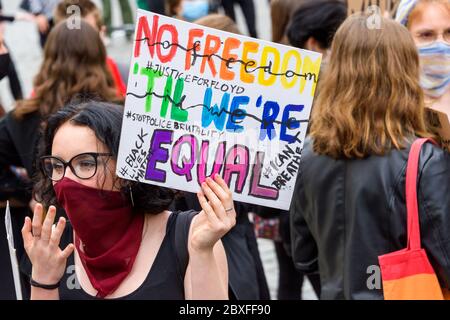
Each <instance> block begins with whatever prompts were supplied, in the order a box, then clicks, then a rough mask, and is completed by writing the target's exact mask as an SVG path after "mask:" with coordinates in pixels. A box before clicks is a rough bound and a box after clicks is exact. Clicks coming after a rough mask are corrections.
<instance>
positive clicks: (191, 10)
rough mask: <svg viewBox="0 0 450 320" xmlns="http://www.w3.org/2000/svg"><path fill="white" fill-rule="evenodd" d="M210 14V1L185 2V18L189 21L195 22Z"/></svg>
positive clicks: (186, 0)
mask: <svg viewBox="0 0 450 320" xmlns="http://www.w3.org/2000/svg"><path fill="white" fill-rule="evenodd" d="M208 12H209V2H208V0H191V1H189V0H185V1H183V18H185V19H186V20H187V21H195V20H197V19H200V18H201V17H204V16H206V15H207V14H208Z"/></svg>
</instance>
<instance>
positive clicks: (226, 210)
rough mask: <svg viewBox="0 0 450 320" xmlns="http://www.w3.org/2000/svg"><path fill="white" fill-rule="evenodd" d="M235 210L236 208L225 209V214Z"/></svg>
mask: <svg viewBox="0 0 450 320" xmlns="http://www.w3.org/2000/svg"><path fill="white" fill-rule="evenodd" d="M233 210H234V208H228V209H225V212H228V211H233Z"/></svg>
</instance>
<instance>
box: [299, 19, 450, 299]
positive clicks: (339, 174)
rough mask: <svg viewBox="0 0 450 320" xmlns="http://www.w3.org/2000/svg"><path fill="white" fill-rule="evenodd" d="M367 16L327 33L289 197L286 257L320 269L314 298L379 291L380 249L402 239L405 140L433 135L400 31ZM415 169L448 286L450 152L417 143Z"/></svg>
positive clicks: (425, 221)
mask: <svg viewBox="0 0 450 320" xmlns="http://www.w3.org/2000/svg"><path fill="white" fill-rule="evenodd" d="M366 19H367V16H365V15H357V16H352V17H350V18H348V19H347V20H346V21H345V22H344V23H343V24H342V25H341V27H340V28H339V29H338V31H337V33H336V35H335V38H334V40H333V43H332V46H331V56H330V61H329V65H328V67H327V69H326V71H325V74H324V75H323V79H322V81H323V83H322V87H321V89H320V91H319V96H318V99H317V101H316V103H315V106H314V109H313V111H312V117H311V128H310V138H309V139H308V140H307V141H306V142H305V147H304V149H303V152H302V160H301V164H300V167H301V168H300V171H299V172H301V174H300V175H299V177H298V179H297V183H296V189H295V191H294V196H293V203H292V204H291V231H292V246H293V250H292V253H293V259H294V263H295V264H296V266H297V268H298V269H299V270H302V271H304V272H317V271H319V272H320V281H321V283H322V291H321V299H383V294H384V292H383V291H382V290H381V289H382V288H381V280H382V279H381V274H380V268H379V261H378V256H381V255H384V254H387V253H390V252H394V251H396V250H400V249H403V248H405V247H406V239H407V236H406V234H407V228H406V227H407V226H406V205H405V171H406V162H407V160H408V154H409V150H410V147H411V143H412V142H413V141H415V140H416V139H417V137H434V136H433V134H432V133H431V132H430V131H429V130H428V128H427V126H426V123H425V119H424V100H423V92H422V89H421V87H420V84H419V68H420V65H419V57H418V54H417V50H416V47H415V45H414V41H413V39H412V38H411V36H410V34H409V33H408V30H406V28H404V27H403V26H401V25H399V24H398V23H396V22H395V21H392V20H390V19H386V18H381V20H380V21H381V28H379V29H369V28H367V25H366ZM419 172H420V177H419V179H418V186H417V190H418V192H417V193H418V198H419V199H418V211H419V216H420V218H419V220H420V234H421V241H422V245H423V248H424V249H425V250H426V253H427V255H428V257H429V259H430V262H431V264H432V265H433V268H434V270H435V271H436V273H437V276H438V279H439V280H440V281H441V285H442V287H446V288H450V260H449V258H448V257H449V256H450V197H449V196H448V190H449V188H450V155H449V154H448V153H447V152H445V151H444V150H442V149H441V148H440V147H439V146H435V145H433V144H431V143H427V144H425V145H424V146H423V148H422V151H421V154H420V163H419ZM383 281H384V279H383Z"/></svg>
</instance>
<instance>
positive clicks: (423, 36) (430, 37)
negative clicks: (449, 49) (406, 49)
mask: <svg viewBox="0 0 450 320" xmlns="http://www.w3.org/2000/svg"><path fill="white" fill-rule="evenodd" d="M439 35H440V34H439V33H436V32H434V31H433V30H424V31H419V32H418V33H417V34H416V39H417V41H418V42H419V43H420V44H422V45H428V44H432V43H434V42H435V41H437V40H438V37H439ZM442 39H443V40H444V41H445V42H447V43H449V44H450V29H448V30H445V31H444V32H443V33H442Z"/></svg>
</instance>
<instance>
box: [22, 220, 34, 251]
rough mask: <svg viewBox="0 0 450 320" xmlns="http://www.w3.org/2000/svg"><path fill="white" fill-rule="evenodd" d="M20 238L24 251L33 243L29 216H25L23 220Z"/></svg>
mask: <svg viewBox="0 0 450 320" xmlns="http://www.w3.org/2000/svg"><path fill="white" fill-rule="evenodd" d="M22 239H23V246H24V248H25V251H27V250H28V248H30V247H31V245H32V244H33V234H32V233H31V219H30V218H29V217H25V222H24V224H23V227H22Z"/></svg>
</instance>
